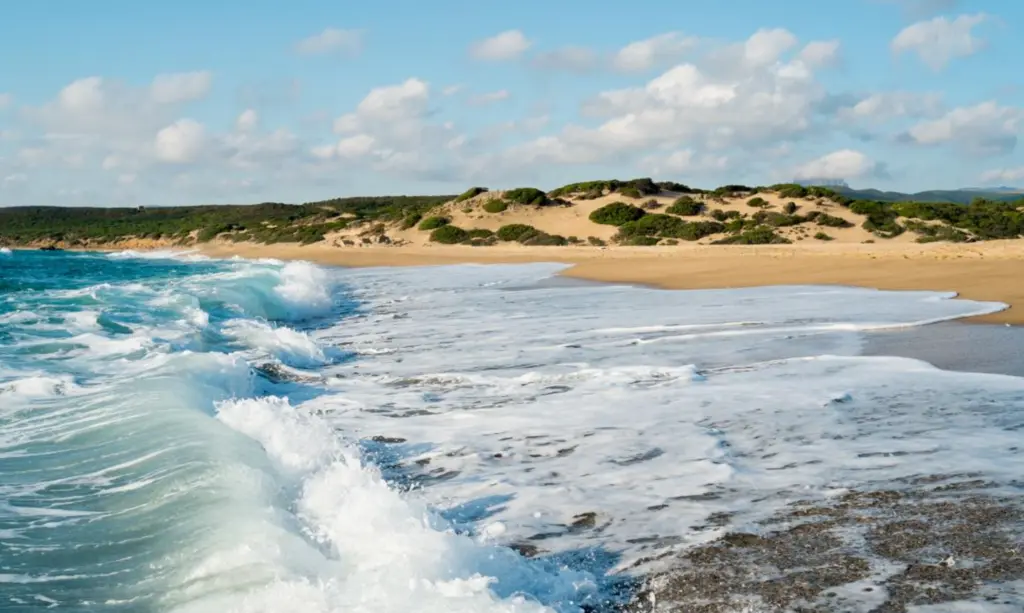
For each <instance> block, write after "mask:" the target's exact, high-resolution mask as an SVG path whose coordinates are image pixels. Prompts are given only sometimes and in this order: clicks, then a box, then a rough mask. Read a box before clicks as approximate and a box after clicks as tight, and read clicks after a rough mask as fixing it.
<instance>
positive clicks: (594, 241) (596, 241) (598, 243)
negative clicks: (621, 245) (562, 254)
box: [587, 236, 608, 247]
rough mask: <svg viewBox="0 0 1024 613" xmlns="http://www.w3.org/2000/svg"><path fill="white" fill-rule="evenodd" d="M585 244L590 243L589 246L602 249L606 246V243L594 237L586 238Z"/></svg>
mask: <svg viewBox="0 0 1024 613" xmlns="http://www.w3.org/2000/svg"><path fill="white" fill-rule="evenodd" d="M587 242H588V243H590V244H591V245H593V246H595V247H604V246H605V245H607V244H608V243H606V242H604V240H602V239H600V238H597V237H596V236H588V237H587Z"/></svg>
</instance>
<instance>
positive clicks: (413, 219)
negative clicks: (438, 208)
mask: <svg viewBox="0 0 1024 613" xmlns="http://www.w3.org/2000/svg"><path fill="white" fill-rule="evenodd" d="M422 219H423V213H412V214H410V215H406V217H405V219H403V220H402V223H401V224H399V226H398V227H399V228H401V229H402V230H408V229H409V228H411V227H413V226H415V225H416V224H418V223H419V222H420V220H422Z"/></svg>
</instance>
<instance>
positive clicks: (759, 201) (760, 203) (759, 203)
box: [747, 196, 771, 209]
mask: <svg viewBox="0 0 1024 613" xmlns="http://www.w3.org/2000/svg"><path fill="white" fill-rule="evenodd" d="M747 206H750V207H754V208H755V209H764V208H767V207H769V206H771V205H769V204H768V201H767V200H765V199H764V198H762V197H760V196H754V197H753V198H751V199H750V200H747Z"/></svg>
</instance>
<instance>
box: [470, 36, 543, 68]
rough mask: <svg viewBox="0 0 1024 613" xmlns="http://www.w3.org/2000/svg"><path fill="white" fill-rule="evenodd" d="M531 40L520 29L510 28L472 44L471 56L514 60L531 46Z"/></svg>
mask: <svg viewBox="0 0 1024 613" xmlns="http://www.w3.org/2000/svg"><path fill="white" fill-rule="evenodd" d="M530 45H531V42H530V41H529V40H527V38H526V36H525V35H523V33H522V32H520V31H519V30H508V31H505V32H502V33H501V34H497V35H495V36H492V37H491V38H486V39H484V40H481V41H477V42H475V43H473V44H472V45H470V48H469V55H470V57H472V58H474V59H477V60H482V61H491V62H499V61H505V60H514V59H516V58H518V57H520V56H521V55H522V54H523V53H525V52H526V50H527V49H529V48H530Z"/></svg>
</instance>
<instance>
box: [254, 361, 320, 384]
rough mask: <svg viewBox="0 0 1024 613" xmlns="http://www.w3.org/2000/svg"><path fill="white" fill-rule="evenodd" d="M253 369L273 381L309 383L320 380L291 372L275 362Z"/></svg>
mask: <svg viewBox="0 0 1024 613" xmlns="http://www.w3.org/2000/svg"><path fill="white" fill-rule="evenodd" d="M253 370H255V371H256V372H257V374H259V375H262V376H263V377H264V378H266V379H267V380H269V381H270V382H271V383H309V382H313V381H317V380H318V379H317V378H316V377H303V376H302V375H297V374H294V373H290V372H288V371H287V370H286V369H285V368H284V367H283V366H281V365H280V364H275V363H273V362H267V363H265V364H261V365H259V366H256V367H254V368H253Z"/></svg>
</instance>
